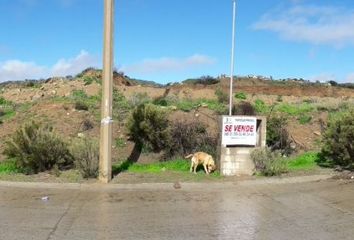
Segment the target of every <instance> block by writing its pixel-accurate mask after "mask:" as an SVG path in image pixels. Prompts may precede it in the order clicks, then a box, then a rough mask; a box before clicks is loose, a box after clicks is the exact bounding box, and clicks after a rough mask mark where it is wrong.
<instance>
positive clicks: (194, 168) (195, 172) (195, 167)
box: [193, 162, 198, 174]
mask: <svg viewBox="0 0 354 240" xmlns="http://www.w3.org/2000/svg"><path fill="white" fill-rule="evenodd" d="M197 167H198V164H196V163H194V162H193V170H194V171H193V172H194V174H197Z"/></svg>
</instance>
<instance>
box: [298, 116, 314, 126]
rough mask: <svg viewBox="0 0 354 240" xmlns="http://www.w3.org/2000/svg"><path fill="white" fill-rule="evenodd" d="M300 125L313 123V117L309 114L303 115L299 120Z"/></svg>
mask: <svg viewBox="0 0 354 240" xmlns="http://www.w3.org/2000/svg"><path fill="white" fill-rule="evenodd" d="M298 120H299V123H300V124H306V123H309V122H311V120H312V116H310V115H307V114H301V115H300V117H299V118H298Z"/></svg>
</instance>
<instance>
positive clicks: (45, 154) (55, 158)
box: [4, 122, 73, 174]
mask: <svg viewBox="0 0 354 240" xmlns="http://www.w3.org/2000/svg"><path fill="white" fill-rule="evenodd" d="M4 154H5V155H7V156H8V157H9V158H14V159H15V160H16V164H17V166H18V167H19V168H21V169H23V170H24V172H25V173H28V174H30V173H37V172H42V171H45V170H50V169H52V168H53V167H54V166H56V167H57V168H58V169H64V168H67V167H70V166H71V165H72V163H73V159H72V156H71V154H70V152H69V149H68V147H67V144H66V143H65V142H64V141H63V140H61V138H60V137H59V136H58V135H56V134H55V133H54V132H53V128H51V127H49V126H41V125H39V124H37V123H35V122H32V123H29V124H25V125H24V126H22V127H21V128H20V129H18V130H17V131H16V132H15V134H14V135H13V136H12V138H11V139H10V140H9V141H7V142H6V143H5V150H4Z"/></svg>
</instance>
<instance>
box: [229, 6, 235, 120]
mask: <svg viewBox="0 0 354 240" xmlns="http://www.w3.org/2000/svg"><path fill="white" fill-rule="evenodd" d="M235 28H236V0H233V14H232V47H231V74H230V96H229V97H230V99H229V115H230V116H231V115H232V99H233V96H232V87H233V86H232V84H233V81H234V65H235V64H234V56H235Z"/></svg>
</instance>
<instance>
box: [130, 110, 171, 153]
mask: <svg viewBox="0 0 354 240" xmlns="http://www.w3.org/2000/svg"><path fill="white" fill-rule="evenodd" d="M127 127H128V131H129V136H130V138H131V139H132V140H133V141H134V142H135V143H136V144H137V145H139V146H140V147H141V148H142V146H143V145H149V146H151V149H152V150H153V151H155V152H158V151H160V150H162V149H163V148H164V147H165V146H166V144H167V143H168V141H169V140H170V139H169V137H170V135H169V122H168V119H167V115H166V113H165V111H163V110H162V109H160V108H159V107H157V106H155V105H153V104H141V105H139V106H137V107H136V108H135V109H134V110H133V112H132V115H131V117H130V118H129V120H128V124H127ZM140 150H141V149H140Z"/></svg>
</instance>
